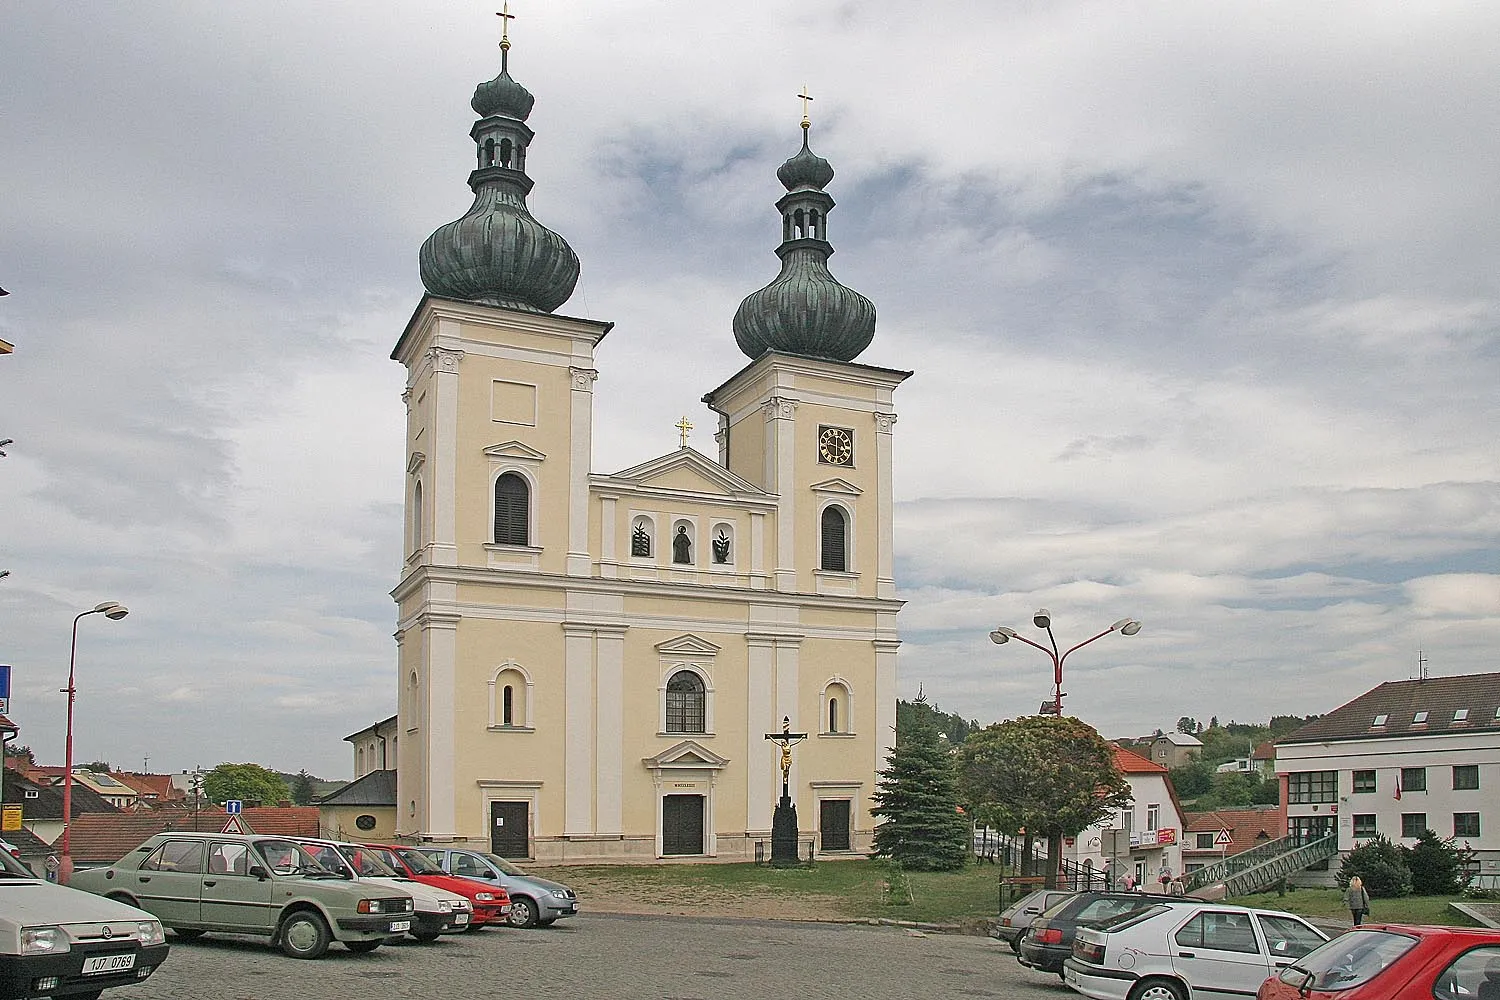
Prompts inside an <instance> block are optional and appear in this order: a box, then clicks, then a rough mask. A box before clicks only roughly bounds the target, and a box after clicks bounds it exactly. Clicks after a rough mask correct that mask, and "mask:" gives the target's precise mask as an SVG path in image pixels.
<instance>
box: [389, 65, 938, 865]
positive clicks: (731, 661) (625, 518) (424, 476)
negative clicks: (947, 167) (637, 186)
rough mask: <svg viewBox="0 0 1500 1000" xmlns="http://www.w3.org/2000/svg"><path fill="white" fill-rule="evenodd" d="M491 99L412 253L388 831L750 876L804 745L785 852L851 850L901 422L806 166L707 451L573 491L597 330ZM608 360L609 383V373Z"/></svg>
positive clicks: (879, 735)
mask: <svg viewBox="0 0 1500 1000" xmlns="http://www.w3.org/2000/svg"><path fill="white" fill-rule="evenodd" d="M501 48H502V64H501V72H500V75H499V76H497V77H496V78H495V79H494V80H491V81H488V82H486V83H483V84H480V85H479V87H478V89H477V90H476V91H475V94H474V99H473V102H472V104H473V107H474V110H475V111H476V113H477V114H478V115H479V120H478V121H477V122H476V124H475V125H474V128H473V130H472V132H471V135H472V137H473V139H474V142H475V148H476V165H475V168H474V170H473V172H472V173H471V174H470V177H469V184H470V187H471V188H472V189H473V191H474V196H475V197H474V204H473V207H472V208H470V210H469V211H468V212H467V213H466V214H465V215H464V216H463V217H462V218H460V219H458V220H456V221H455V222H452V223H449V224H448V225H446V226H443V227H441V228H440V229H438V230H437V231H436V232H434V233H433V235H432V236H431V237H430V238H429V239H428V240H427V242H426V243H425V244H424V245H423V247H422V252H421V271H422V278H423V283H424V285H425V286H426V289H427V294H426V295H425V296H424V297H423V299H422V301H421V303H420V304H419V305H418V307H417V309H416V312H415V313H414V315H413V316H412V318H411V320H410V322H409V323H408V325H407V327H406V329H405V331H404V332H403V333H402V334H401V336H400V339H399V341H398V343H397V344H396V347H395V349H394V351H393V352H392V355H391V356H392V358H393V359H395V360H396V361H398V362H400V363H401V364H402V365H404V366H405V367H406V370H407V388H406V392H405V393H404V396H403V398H404V400H405V403H406V412H407V430H406V471H407V477H406V517H405V542H404V549H405V551H404V553H403V556H404V559H403V571H402V575H401V579H400V582H399V584H398V585H397V587H396V589H395V590H394V591H393V596H394V598H395V600H396V602H397V604H398V607H399V624H398V631H397V633H396V641H397V646H398V664H399V666H398V677H399V693H398V701H397V712H396V719H395V735H396V738H395V739H394V740H393V741H392V742H394V744H395V745H396V747H397V748H398V750H397V753H396V755H395V756H396V761H395V767H396V771H397V775H396V817H395V821H396V822H395V825H396V834H397V836H398V837H400V838H402V839H404V840H408V841H414V842H451V841H458V842H467V843H469V844H470V845H471V846H477V847H481V848H482V849H485V850H494V851H495V852H496V853H499V854H502V855H504V856H506V857H513V858H530V859H535V860H537V861H543V862H564V861H600V860H653V859H658V858H690V857H715V858H722V859H727V860H737V859H744V858H748V857H750V856H752V855H753V853H754V851H755V847H756V844H757V842H768V841H769V837H770V830H771V825H772V812H773V809H774V808H775V805H776V802H777V799H778V797H779V795H780V793H781V778H782V774H781V769H780V752H779V748H778V747H777V745H776V744H774V743H771V742H768V741H767V739H766V735H767V734H769V733H779V732H780V731H781V730H782V728H783V725H784V724H785V725H788V726H790V728H791V729H792V730H793V731H797V732H803V733H806V734H807V738H806V739H805V740H804V741H802V742H801V743H800V744H799V745H798V746H796V747H795V749H794V751H793V761H792V765H791V771H790V776H789V782H788V784H789V789H790V793H791V796H792V799H793V801H794V802H795V804H796V806H797V808H798V815H799V827H800V831H801V837H802V846H801V848H800V851H801V853H803V854H805V853H806V852H807V851H808V850H815V851H817V852H818V853H819V854H820V855H821V856H825V857H827V856H837V855H839V854H844V853H850V854H858V853H864V852H866V851H868V849H869V847H870V845H871V842H872V838H873V825H874V819H873V818H872V817H871V815H870V796H871V794H872V793H873V791H874V790H875V783H876V781H877V772H878V771H879V770H880V769H881V768H882V767H883V766H884V761H885V757H886V755H887V754H888V752H889V747H890V746H891V745H892V744H893V742H894V738H895V734H894V729H895V703H896V658H897V648H898V646H899V639H898V636H897V629H896V616H897V612H898V611H899V609H900V607H901V602H900V601H898V600H897V599H896V596H895V581H894V573H893V563H894V557H893V551H892V527H891V520H892V449H891V435H892V429H893V426H894V424H895V421H896V414H895V410H894V407H893V395H894V392H895V390H896V388H897V387H898V386H899V385H900V384H901V382H902V381H903V380H904V379H905V378H906V377H907V375H909V374H910V373H909V372H903V371H896V370H891V369H885V368H878V367H873V366H870V365H866V364H860V363H856V362H855V361H854V357H855V356H856V355H858V354H859V352H860V351H862V350H863V349H864V347H865V346H866V345H868V344H869V342H870V339H871V338H872V337H873V334H874V326H875V310H874V307H873V305H871V304H870V303H869V301H868V300H866V299H865V298H864V297H863V296H861V295H859V294H858V293H857V292H854V291H852V290H851V289H848V288H846V287H845V286H843V285H841V284H839V283H838V282H837V281H836V280H835V279H834V278H833V276H832V275H831V274H830V273H829V271H828V268H827V258H828V255H829V254H830V253H831V252H832V247H831V245H830V244H829V243H828V242H827V220H828V214H829V210H830V209H831V208H832V207H833V201H832V199H831V198H830V197H829V195H828V194H827V193H826V192H825V191H824V187H825V186H826V185H827V183H828V182H829V181H830V180H831V179H832V176H833V171H832V168H831V167H829V165H828V163H827V161H825V160H823V159H822V158H821V157H818V156H816V155H815V154H813V153H812V152H811V150H810V149H809V148H808V143H807V127H808V123H807V121H806V119H805V118H804V121H803V129H804V133H803V145H802V149H801V150H800V151H799V152H798V153H797V154H796V155H795V156H793V157H792V158H791V159H790V160H788V161H787V162H786V163H785V164H783V166H782V167H781V169H780V170H779V171H778V177H779V179H780V180H781V182H782V184H783V186H784V187H786V189H787V193H786V195H785V196H784V197H783V198H782V199H781V200H780V201H779V202H778V203H777V208H778V210H779V212H780V214H781V216H782V233H781V235H782V242H781V245H780V247H779V248H778V249H777V253H778V255H779V256H780V257H781V260H782V266H781V273H780V274H779V275H778V276H777V277H776V279H775V280H773V281H772V282H771V283H770V284H769V285H767V286H766V287H765V288H762V289H760V290H759V291H757V292H755V293H753V294H751V295H750V296H748V297H747V298H746V299H745V301H744V303H742V304H741V306H740V308H739V311H738V312H737V313H736V315H735V317H734V321H733V330H734V335H735V338H736V341H737V343H738V344H739V346H740V348H741V349H742V350H743V351H744V353H745V354H746V356H747V358H748V359H749V361H748V364H746V366H745V367H744V368H743V369H741V370H740V371H739V372H738V373H736V374H735V375H734V376H733V377H732V378H730V379H729V380H728V381H727V382H725V383H724V384H722V385H720V386H717V387H714V388H711V389H709V391H708V392H707V393H706V395H704V396H703V400H704V402H705V403H706V404H707V405H708V407H709V409H710V411H711V412H712V413H713V414H715V416H716V417H717V433H716V435H715V440H716V441H717V445H718V447H717V454H716V455H714V456H707V455H704V454H701V453H700V452H698V451H696V450H694V449H693V448H691V447H688V446H687V444H686V435H685V434H684V442H683V446H682V447H680V448H679V449H677V450H676V451H673V452H670V453H667V454H664V455H661V456H659V457H656V458H652V459H650V460H649V461H645V462H642V463H640V464H638V465H636V466H634V467H632V468H628V469H624V470H622V471H619V472H615V473H611V474H601V473H596V472H594V471H593V470H592V468H591V467H590V453H591V434H592V427H593V420H594V392H593V388H594V383H595V380H596V379H597V378H601V377H604V378H608V377H609V372H608V371H607V369H604V370H601V361H602V360H607V350H605V351H601V343H602V342H603V341H604V340H605V337H606V334H608V333H609V332H610V326H611V325H610V324H609V323H605V322H599V321H595V320H589V319H579V318H573V317H569V316H566V315H562V314H559V313H557V312H556V310H557V309H558V308H559V307H560V306H562V305H563V304H564V303H565V302H566V300H567V298H568V296H569V295H570V294H571V292H572V290H573V286H574V283H575V282H576V280H577V277H578V273H579V262H578V260H577V258H576V256H574V254H573V251H572V250H571V248H570V247H569V246H568V245H567V243H566V241H565V240H563V238H562V237H560V236H558V235H557V234H555V233H553V232H551V231H550V230H547V229H546V228H545V227H543V226H542V225H541V224H540V223H538V222H537V221H536V220H535V219H534V218H532V216H531V215H530V213H529V211H528V209H527V207H526V201H525V199H526V195H527V193H528V192H529V191H530V189H531V186H532V180H531V178H530V177H529V176H528V175H527V173H526V169H525V168H526V151H527V148H528V147H529V146H530V144H531V141H532V139H533V134H532V132H531V130H530V129H529V128H528V127H527V125H526V124H525V121H526V118H527V116H528V114H529V113H530V111H531V106H532V101H533V98H532V96H531V94H530V93H528V92H527V91H526V90H525V88H524V87H522V86H521V85H520V84H518V83H517V82H516V81H515V80H514V79H513V78H512V77H511V76H510V74H509V66H508V59H509V40H508V38H507V39H506V40H504V41H503V42H502V46H501ZM596 355H601V356H602V358H601V359H600V360H596Z"/></svg>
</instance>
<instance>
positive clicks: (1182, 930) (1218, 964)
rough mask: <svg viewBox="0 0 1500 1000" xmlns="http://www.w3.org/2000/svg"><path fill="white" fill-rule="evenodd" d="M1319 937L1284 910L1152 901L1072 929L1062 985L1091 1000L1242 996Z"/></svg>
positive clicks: (1320, 937)
mask: <svg viewBox="0 0 1500 1000" xmlns="http://www.w3.org/2000/svg"><path fill="white" fill-rule="evenodd" d="M1327 940H1328V935H1326V934H1324V933H1323V932H1322V931H1320V930H1318V929H1317V928H1316V927H1314V926H1313V925H1312V924H1310V923H1308V922H1307V921H1305V920H1303V919H1302V918H1301V917H1297V916H1293V915H1292V914H1290V913H1279V912H1277V911H1275V910H1252V909H1249V908H1247V907H1243V906H1224V905H1220V904H1218V903H1206V902H1201V901H1199V900H1191V901H1189V902H1187V903H1177V904H1166V905H1157V906H1152V907H1150V908H1148V909H1145V910H1139V911H1136V912H1132V913H1125V914H1122V915H1121V916H1118V917H1115V918H1114V919H1113V920H1107V921H1105V922H1104V923H1102V924H1100V925H1098V926H1095V927H1081V928H1079V930H1078V934H1077V936H1076V937H1075V938H1074V940H1073V955H1072V957H1071V958H1069V959H1068V960H1067V961H1066V962H1064V963H1063V982H1065V983H1067V984H1068V985H1069V986H1071V987H1072V988H1073V989H1075V990H1077V991H1078V992H1079V993H1082V994H1083V995H1084V996H1087V997H1093V998H1094V1000H1187V998H1188V997H1212V998H1228V997H1244V996H1249V995H1250V994H1251V993H1253V992H1254V991H1255V990H1256V989H1258V988H1259V987H1260V984H1261V983H1263V982H1265V979H1266V976H1268V975H1271V974H1273V973H1275V972H1276V971H1277V970H1279V969H1284V968H1286V967H1288V966H1290V965H1291V964H1293V963H1294V962H1296V961H1297V960H1298V959H1299V958H1302V957H1303V956H1304V955H1306V954H1308V953H1309V952H1311V951H1313V950H1314V949H1316V948H1317V947H1319V946H1320V945H1322V944H1323V942H1325V941H1327Z"/></svg>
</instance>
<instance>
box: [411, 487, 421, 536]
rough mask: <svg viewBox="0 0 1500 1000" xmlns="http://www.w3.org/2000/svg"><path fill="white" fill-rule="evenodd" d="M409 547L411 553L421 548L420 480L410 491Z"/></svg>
mask: <svg viewBox="0 0 1500 1000" xmlns="http://www.w3.org/2000/svg"><path fill="white" fill-rule="evenodd" d="M411 547H412V550H413V551H415V550H417V549H420V548H421V547H422V481H421V480H420V479H419V480H417V483H416V485H415V486H413V487H412V490H411Z"/></svg>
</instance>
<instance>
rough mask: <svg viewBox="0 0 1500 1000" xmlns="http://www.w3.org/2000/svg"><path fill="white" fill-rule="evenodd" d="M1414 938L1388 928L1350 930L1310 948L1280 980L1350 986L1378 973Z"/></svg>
mask: <svg viewBox="0 0 1500 1000" xmlns="http://www.w3.org/2000/svg"><path fill="white" fill-rule="evenodd" d="M1416 943H1417V939H1416V938H1414V937H1412V936H1410V935H1408V934H1395V933H1392V932H1391V931H1375V930H1369V931H1364V930H1358V929H1355V930H1352V931H1350V932H1348V933H1347V934H1342V935H1340V936H1339V937H1336V938H1334V939H1333V940H1332V941H1329V942H1328V943H1327V944H1324V945H1322V946H1321V947H1319V948H1315V949H1313V950H1312V951H1311V952H1309V953H1308V954H1307V955H1305V956H1303V957H1302V958H1301V959H1299V960H1298V962H1297V964H1296V965H1293V966H1289V967H1288V968H1286V969H1285V970H1283V971H1282V973H1281V977H1280V978H1281V981H1282V982H1284V983H1286V984H1288V985H1290V986H1296V987H1298V988H1299V989H1300V988H1302V987H1303V986H1304V985H1305V986H1307V987H1308V988H1310V989H1315V990H1326V991H1330V992H1336V991H1339V990H1351V989H1353V988H1354V987H1356V986H1361V985H1363V984H1365V983H1368V982H1369V981H1370V980H1371V979H1374V978H1375V977H1376V976H1378V975H1380V973H1381V972H1383V971H1384V970H1385V969H1386V968H1388V967H1389V966H1390V965H1391V964H1393V963H1394V962H1395V961H1396V959H1398V958H1400V957H1401V956H1402V955H1404V954H1406V953H1407V952H1408V951H1410V950H1411V949H1412V948H1413V947H1415V946H1416Z"/></svg>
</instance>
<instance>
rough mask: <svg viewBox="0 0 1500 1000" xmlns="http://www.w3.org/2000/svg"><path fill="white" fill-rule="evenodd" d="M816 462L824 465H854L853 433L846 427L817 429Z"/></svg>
mask: <svg viewBox="0 0 1500 1000" xmlns="http://www.w3.org/2000/svg"><path fill="white" fill-rule="evenodd" d="M818 461H819V462H822V463H823V464H824V465H843V466H852V465H853V464H854V432H853V431H851V430H849V429H848V428H847V427H825V426H821V425H820V426H819V427H818Z"/></svg>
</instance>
